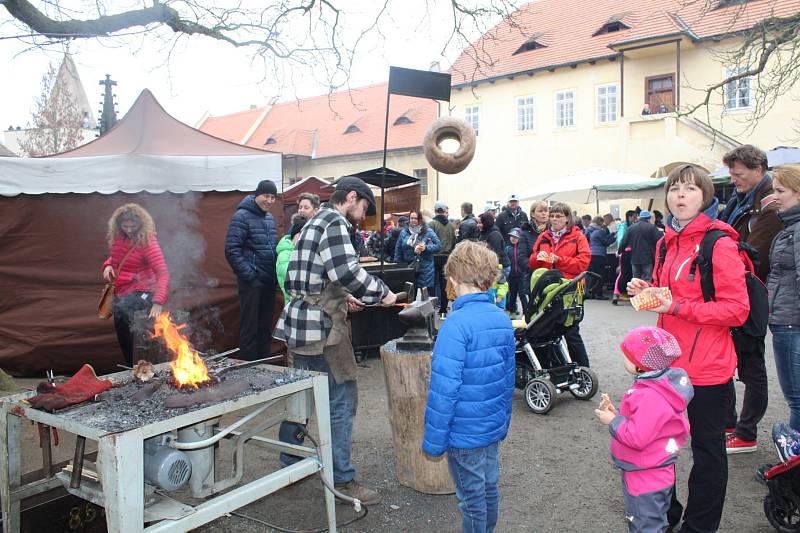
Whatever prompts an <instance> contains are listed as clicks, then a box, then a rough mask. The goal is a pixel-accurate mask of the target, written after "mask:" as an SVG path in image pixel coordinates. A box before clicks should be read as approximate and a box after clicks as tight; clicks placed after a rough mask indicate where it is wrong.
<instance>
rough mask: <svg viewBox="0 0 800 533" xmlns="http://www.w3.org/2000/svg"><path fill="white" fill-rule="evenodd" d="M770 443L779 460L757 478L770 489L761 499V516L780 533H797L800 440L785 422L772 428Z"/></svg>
mask: <svg viewBox="0 0 800 533" xmlns="http://www.w3.org/2000/svg"><path fill="white" fill-rule="evenodd" d="M772 440H773V442H774V443H775V449H776V451H777V452H778V458H779V459H780V460H781V461H782V462H781V463H778V464H777V465H775V466H770V465H764V466H763V467H761V468H759V473H758V477H759V479H760V480H761V481H763V482H764V483H765V484H766V486H767V488H768V489H769V494H767V496H766V497H764V514H766V515H767V520H769V523H770V524H771V525H772V527H774V528H775V529H776V530H778V531H780V532H781V533H793V532H800V453H798V452H800V441H798V434H797V432H795V431H793V430H792V429H791V428H789V427H788V424H786V423H785V422H777V423H776V424H775V425H774V426H773V428H772Z"/></svg>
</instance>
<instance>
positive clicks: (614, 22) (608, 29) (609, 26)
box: [594, 16, 630, 36]
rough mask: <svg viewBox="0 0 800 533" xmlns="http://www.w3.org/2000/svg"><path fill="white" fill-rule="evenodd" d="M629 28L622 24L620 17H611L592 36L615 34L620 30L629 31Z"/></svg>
mask: <svg viewBox="0 0 800 533" xmlns="http://www.w3.org/2000/svg"><path fill="white" fill-rule="evenodd" d="M629 29H630V26H628V25H627V24H625V23H624V22H622V17H621V16H613V17H611V18H610V19H609V20H608V22H606V23H605V24H603V25H602V26H601V27H600V29H599V30H597V31H596V32H594V36H597V35H603V34H606V33H615V32H618V31H622V30H629Z"/></svg>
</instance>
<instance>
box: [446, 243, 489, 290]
mask: <svg viewBox="0 0 800 533" xmlns="http://www.w3.org/2000/svg"><path fill="white" fill-rule="evenodd" d="M498 262H499V261H498V259H497V254H496V253H494V252H493V251H492V250H490V249H489V248H488V247H487V246H486V245H485V244H484V243H482V242H472V241H462V242H460V243H459V244H458V245H456V247H455V249H454V250H453V251H452V253H451V254H450V257H449V258H448V259H447V264H446V265H445V267H444V268H445V274H446V275H447V276H448V277H452V278H455V280H456V281H458V282H459V283H463V284H465V285H471V286H473V287H477V288H478V289H480V290H481V291H487V290H489V287H491V286H492V284H493V283H494V281H495V280H496V279H497V278H498V276H499V273H498V270H497V264H498Z"/></svg>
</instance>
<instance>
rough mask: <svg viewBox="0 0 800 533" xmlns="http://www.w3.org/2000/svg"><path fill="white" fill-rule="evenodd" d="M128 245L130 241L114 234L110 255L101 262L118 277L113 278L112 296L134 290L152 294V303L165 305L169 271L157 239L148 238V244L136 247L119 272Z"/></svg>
mask: <svg viewBox="0 0 800 533" xmlns="http://www.w3.org/2000/svg"><path fill="white" fill-rule="evenodd" d="M130 246H131V240H130V239H128V238H127V237H125V236H123V235H117V237H116V238H115V239H114V244H113V245H112V246H111V256H110V257H109V258H108V259H106V260H105V262H104V263H103V269H105V268H106V267H107V266H108V265H111V267H112V268H113V269H114V274H116V276H117V277H116V278H115V279H114V294H115V295H117V296H125V295H126V294H130V293H132V292H135V291H142V292H152V293H153V303H157V304H161V305H164V304H165V303H167V293H168V292H169V270H167V263H166V262H165V261H164V254H162V253H161V247H160V246H159V245H158V241H157V240H156V236H155V235H152V236H151V237H150V242H149V244H147V245H145V246H136V247H135V248H134V249H133V251H132V252H131V253H130V254H129V255H128V258H127V259H125V264H124V265H122V272H120V271H119V264H120V263H121V262H122V258H123V257H125V254H126V253H127V252H128V249H129V248H130Z"/></svg>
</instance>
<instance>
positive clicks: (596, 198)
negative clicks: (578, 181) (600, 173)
mask: <svg viewBox="0 0 800 533" xmlns="http://www.w3.org/2000/svg"><path fill="white" fill-rule="evenodd" d="M592 189H594V202H595V207H596V209H597V216H600V191H598V190H597V187H592Z"/></svg>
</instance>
